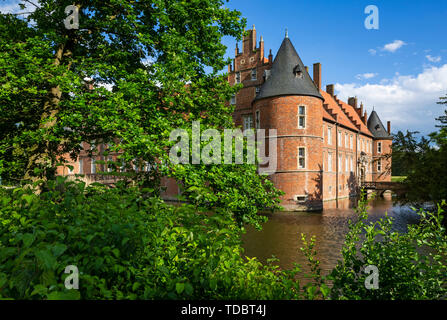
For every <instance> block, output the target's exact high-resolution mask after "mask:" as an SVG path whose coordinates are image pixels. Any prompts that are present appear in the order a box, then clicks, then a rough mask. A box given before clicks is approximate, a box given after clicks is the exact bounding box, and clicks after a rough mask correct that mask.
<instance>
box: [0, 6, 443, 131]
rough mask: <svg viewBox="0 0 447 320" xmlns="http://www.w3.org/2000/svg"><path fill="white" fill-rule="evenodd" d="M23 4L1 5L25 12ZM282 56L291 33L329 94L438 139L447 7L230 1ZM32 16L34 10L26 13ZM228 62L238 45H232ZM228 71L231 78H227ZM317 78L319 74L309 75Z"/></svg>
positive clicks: (396, 127)
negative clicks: (374, 20) (375, 18)
mask: <svg viewBox="0 0 447 320" xmlns="http://www.w3.org/2000/svg"><path fill="white" fill-rule="evenodd" d="M18 2H19V1H18V0H6V1H5V0H0V11H1V12H18V11H19V8H18ZM368 5H376V6H377V7H378V9H379V30H367V29H366V28H365V26H364V21H365V19H366V18H367V16H368V14H365V13H364V11H365V8H366V7H367V6H368ZM226 6H228V7H229V8H232V9H237V10H239V11H241V12H242V15H243V16H244V17H245V18H246V19H247V27H248V28H251V27H252V25H253V24H255V25H256V30H257V34H258V41H259V37H260V36H261V35H262V36H263V37H264V43H265V50H266V55H267V54H268V50H269V49H272V52H273V54H274V55H275V54H276V51H277V50H278V48H279V46H280V44H281V42H282V40H283V38H284V33H285V29H286V28H288V31H289V38H290V39H291V40H292V42H293V44H294V45H295V48H296V49H297V51H298V53H299V54H300V56H301V59H302V60H303V62H304V64H306V65H308V66H309V67H311V66H312V65H313V63H315V62H320V63H321V64H322V70H323V71H322V82H323V87H325V86H326V84H331V83H333V84H335V90H336V93H337V95H338V96H339V97H340V98H342V99H343V100H345V101H346V100H347V98H348V97H349V96H357V97H358V99H359V100H360V101H363V102H364V105H365V107H366V109H367V110H368V112H370V111H371V110H372V108H373V107H374V108H375V110H376V111H377V112H378V113H379V116H380V117H381V119H382V122H383V123H384V124H385V123H386V121H387V120H390V121H391V123H392V130H393V131H396V130H403V131H405V130H407V129H408V130H411V131H420V132H421V133H423V134H428V133H430V132H432V131H435V130H436V129H435V124H436V121H435V120H434V118H435V117H436V116H438V115H440V114H441V113H442V111H443V110H444V109H445V107H442V106H440V105H437V104H436V102H437V101H438V100H439V99H438V98H439V97H440V96H445V95H446V94H447V43H446V41H445V39H446V31H447V1H446V0H405V1H404V0H368V1H364V0H337V1H335V0H312V1H310V0H230V1H229V2H228V3H227V4H226ZM28 9H29V10H33V7H32V6H31V5H29V8H27V9H26V10H25V11H29V10H28ZM224 43H225V44H226V45H227V47H228V50H227V55H228V57H231V58H233V57H234V48H235V40H234V39H230V38H225V39H224ZM225 71H226V70H225ZM310 73H312V71H311V70H310Z"/></svg>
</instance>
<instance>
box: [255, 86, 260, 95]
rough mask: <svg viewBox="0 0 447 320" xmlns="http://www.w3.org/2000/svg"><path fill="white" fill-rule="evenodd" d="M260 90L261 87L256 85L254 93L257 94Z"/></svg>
mask: <svg viewBox="0 0 447 320" xmlns="http://www.w3.org/2000/svg"><path fill="white" fill-rule="evenodd" d="M260 92H261V87H260V86H257V87H256V94H259V93H260Z"/></svg>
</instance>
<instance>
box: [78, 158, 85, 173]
mask: <svg viewBox="0 0 447 320" xmlns="http://www.w3.org/2000/svg"><path fill="white" fill-rule="evenodd" d="M83 173H84V160H83V159H81V158H79V174H83Z"/></svg>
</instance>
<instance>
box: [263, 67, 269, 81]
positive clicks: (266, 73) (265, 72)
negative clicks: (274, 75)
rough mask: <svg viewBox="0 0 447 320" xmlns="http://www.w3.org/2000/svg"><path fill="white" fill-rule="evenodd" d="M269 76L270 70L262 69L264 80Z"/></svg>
mask: <svg viewBox="0 0 447 320" xmlns="http://www.w3.org/2000/svg"><path fill="white" fill-rule="evenodd" d="M269 77H270V70H264V81H266V80H267V79H268V78H269Z"/></svg>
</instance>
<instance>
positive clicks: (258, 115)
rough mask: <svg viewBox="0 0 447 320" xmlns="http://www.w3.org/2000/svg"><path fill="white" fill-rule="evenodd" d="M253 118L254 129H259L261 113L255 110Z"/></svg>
mask: <svg viewBox="0 0 447 320" xmlns="http://www.w3.org/2000/svg"><path fill="white" fill-rule="evenodd" d="M255 116H256V119H255V124H256V129H261V112H260V111H259V110H256V113H255Z"/></svg>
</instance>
